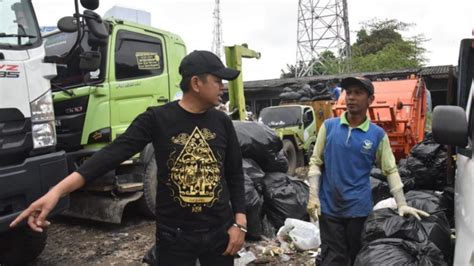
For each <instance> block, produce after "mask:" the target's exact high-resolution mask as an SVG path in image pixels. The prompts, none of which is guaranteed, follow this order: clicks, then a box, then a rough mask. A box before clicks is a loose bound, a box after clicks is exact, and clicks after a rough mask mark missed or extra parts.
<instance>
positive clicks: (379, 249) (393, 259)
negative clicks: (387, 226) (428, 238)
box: [354, 238, 448, 266]
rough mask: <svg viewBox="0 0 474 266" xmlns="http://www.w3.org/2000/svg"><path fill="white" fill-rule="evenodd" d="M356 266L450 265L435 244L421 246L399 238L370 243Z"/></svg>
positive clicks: (364, 248)
mask: <svg viewBox="0 0 474 266" xmlns="http://www.w3.org/2000/svg"><path fill="white" fill-rule="evenodd" d="M354 265H357V266H370V265H374V266H379V265H420V266H421V265H423V266H425V265H427V266H429V265H436V266H438V265H439V266H444V265H448V264H447V263H446V262H445V261H444V258H443V254H442V253H441V251H440V250H439V249H438V248H437V247H436V246H435V245H434V244H433V243H430V242H428V243H426V244H419V243H415V242H410V241H406V240H402V239H398V238H385V239H379V240H375V241H372V242H370V243H369V244H368V245H366V246H364V247H363V248H362V250H361V251H360V252H359V254H358V255H357V258H356V260H355V263H354Z"/></svg>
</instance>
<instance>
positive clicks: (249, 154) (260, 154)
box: [233, 121, 283, 172]
mask: <svg viewBox="0 0 474 266" xmlns="http://www.w3.org/2000/svg"><path fill="white" fill-rule="evenodd" d="M233 123H234V128H235V131H236V133H237V138H238V140H239V144H240V149H241V151H242V157H244V158H250V159H252V160H254V161H255V162H257V164H258V165H259V166H260V167H261V168H262V170H263V171H265V172H267V165H269V164H270V165H271V164H272V163H273V162H274V161H275V160H276V158H277V156H278V153H279V152H280V150H281V149H282V147H283V143H282V141H281V139H280V138H279V137H278V136H277V135H276V134H275V131H273V130H272V129H271V128H269V127H267V126H266V125H264V124H261V123H257V122H253V121H233Z"/></svg>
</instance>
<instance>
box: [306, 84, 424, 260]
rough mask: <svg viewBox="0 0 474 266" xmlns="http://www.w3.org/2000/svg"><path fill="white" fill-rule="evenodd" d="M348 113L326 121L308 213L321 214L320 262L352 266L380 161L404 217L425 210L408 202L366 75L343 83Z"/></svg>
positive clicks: (318, 142)
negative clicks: (373, 112) (373, 111)
mask: <svg viewBox="0 0 474 266" xmlns="http://www.w3.org/2000/svg"><path fill="white" fill-rule="evenodd" d="M341 87H342V88H343V89H344V90H345V92H346V95H345V102H346V106H347V111H346V112H344V113H343V114H342V115H341V117H337V118H332V119H328V120H326V121H324V124H323V125H322V126H321V127H320V130H319V132H318V137H317V140H316V145H315V149H314V152H313V155H312V157H311V160H310V170H309V172H308V181H309V183H310V195H309V200H308V213H309V215H310V216H311V217H313V219H318V218H319V226H320V229H321V231H320V232H321V242H322V245H321V250H322V251H321V257H322V265H352V264H354V261H355V258H356V256H357V253H358V252H359V250H360V248H361V246H360V245H361V242H360V235H361V231H362V226H363V224H364V221H365V219H366V217H367V216H368V215H369V214H370V212H371V211H372V208H373V206H372V205H373V202H372V191H371V186H370V171H371V170H372V167H373V165H374V164H377V165H378V166H379V167H380V168H381V169H382V172H383V173H384V175H385V176H387V181H388V184H389V187H390V192H391V193H392V195H393V196H394V198H395V201H396V203H397V206H398V212H399V214H400V215H401V216H404V215H413V216H415V217H416V218H417V219H420V215H421V216H428V214H427V213H425V212H423V211H420V210H417V209H415V208H412V207H409V206H407V203H406V200H405V196H404V194H403V184H402V182H401V179H400V175H399V174H398V169H397V165H396V163H395V157H394V156H393V153H392V150H391V148H390V142H389V140H388V136H387V134H386V133H385V131H384V130H383V129H382V128H381V127H379V126H377V125H375V124H373V123H371V122H370V120H369V118H368V117H367V110H368V108H369V105H370V104H371V103H372V102H373V101H374V86H373V85H372V82H371V81H370V80H368V79H366V78H361V77H350V78H345V79H343V80H342V82H341Z"/></svg>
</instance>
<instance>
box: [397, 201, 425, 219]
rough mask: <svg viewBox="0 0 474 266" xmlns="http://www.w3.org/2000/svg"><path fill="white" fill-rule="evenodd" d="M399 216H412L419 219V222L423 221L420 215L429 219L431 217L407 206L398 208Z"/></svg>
mask: <svg viewBox="0 0 474 266" xmlns="http://www.w3.org/2000/svg"><path fill="white" fill-rule="evenodd" d="M398 214H400V216H406V215H412V216H415V218H416V219H418V220H421V217H420V215H421V216H424V217H429V216H430V215H429V214H428V213H427V212H424V211H422V210H418V209H416V208H413V207H410V206H407V205H402V206H400V207H398Z"/></svg>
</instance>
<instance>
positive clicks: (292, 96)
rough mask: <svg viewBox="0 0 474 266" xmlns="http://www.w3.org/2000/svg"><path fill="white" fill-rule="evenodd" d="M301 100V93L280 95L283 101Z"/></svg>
mask: <svg viewBox="0 0 474 266" xmlns="http://www.w3.org/2000/svg"><path fill="white" fill-rule="evenodd" d="M299 98H301V94H300V93H299V92H294V91H293V92H283V93H281V94H280V99H282V100H298V99H299Z"/></svg>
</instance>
